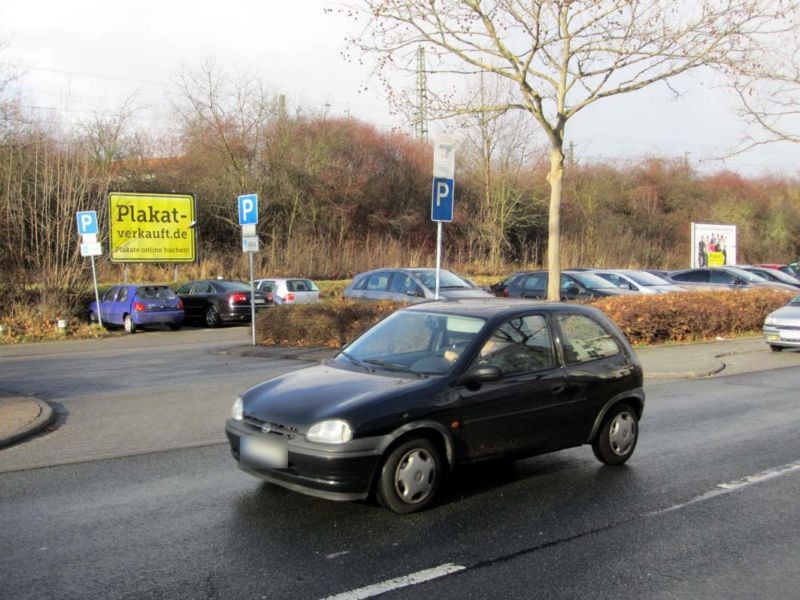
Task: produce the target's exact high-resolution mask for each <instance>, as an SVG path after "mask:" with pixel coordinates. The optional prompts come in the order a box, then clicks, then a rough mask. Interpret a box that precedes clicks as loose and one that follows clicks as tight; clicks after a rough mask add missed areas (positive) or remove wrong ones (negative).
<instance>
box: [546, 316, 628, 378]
mask: <svg viewBox="0 0 800 600" xmlns="http://www.w3.org/2000/svg"><path fill="white" fill-rule="evenodd" d="M558 326H559V329H560V330H561V345H562V347H563V349H564V360H565V361H566V362H567V364H571V365H574V364H578V363H584V362H589V361H592V360H597V359H599V358H606V357H609V356H614V355H616V354H619V353H620V352H621V349H620V347H619V344H618V343H617V341H616V340H615V339H614V336H612V335H611V334H610V333H609V332H608V331H607V330H606V329H605V327H603V326H602V325H601V324H600V323H598V322H597V321H595V320H594V319H592V318H590V317H587V316H586V315H576V314H572V315H570V314H564V315H558Z"/></svg>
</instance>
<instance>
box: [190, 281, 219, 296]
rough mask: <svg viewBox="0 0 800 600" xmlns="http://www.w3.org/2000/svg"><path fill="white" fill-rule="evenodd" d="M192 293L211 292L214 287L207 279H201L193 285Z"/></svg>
mask: <svg viewBox="0 0 800 600" xmlns="http://www.w3.org/2000/svg"><path fill="white" fill-rule="evenodd" d="M192 293H193V294H213V293H214V288H212V287H211V284H210V283H208V282H207V281H201V282H199V283H197V284H195V286H194V290H193V291H192Z"/></svg>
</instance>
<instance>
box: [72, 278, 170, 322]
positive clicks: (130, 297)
mask: <svg viewBox="0 0 800 600" xmlns="http://www.w3.org/2000/svg"><path fill="white" fill-rule="evenodd" d="M98 315H100V320H102V322H103V325H104V326H107V325H117V326H122V327H124V328H125V331H126V332H128V333H136V330H137V329H139V328H140V327H147V326H150V325H166V326H167V327H169V328H170V329H172V330H173V331H177V330H178V329H180V328H181V323H182V322H183V319H184V310H183V302H181V299H180V298H178V296H177V295H175V292H173V291H172V288H170V287H169V286H167V285H150V284H122V285H115V286H113V287H112V288H111V289H109V290H108V291H106V292H105V293H104V294H103V295H102V297H101V298H100V308H99V309H98V307H97V302H96V301H95V302H92V303H91V304H90V305H89V314H88V317H89V322H91V323H96V322H97V317H98Z"/></svg>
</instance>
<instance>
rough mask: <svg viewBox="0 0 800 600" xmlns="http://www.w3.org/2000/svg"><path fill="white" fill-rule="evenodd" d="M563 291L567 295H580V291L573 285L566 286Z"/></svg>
mask: <svg viewBox="0 0 800 600" xmlns="http://www.w3.org/2000/svg"><path fill="white" fill-rule="evenodd" d="M564 291H565V292H567V293H568V294H580V293H581V290H580V288H578V286H577V285H575V284H572V285H568V286H567V287H566V288H565V289H564Z"/></svg>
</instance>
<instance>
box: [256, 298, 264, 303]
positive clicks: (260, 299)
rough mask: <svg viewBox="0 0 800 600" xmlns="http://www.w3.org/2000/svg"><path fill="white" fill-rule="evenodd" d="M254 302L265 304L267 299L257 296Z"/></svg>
mask: <svg viewBox="0 0 800 600" xmlns="http://www.w3.org/2000/svg"><path fill="white" fill-rule="evenodd" d="M253 302H254V303H255V304H264V302H266V300H264V299H263V298H256V299H255V300H254V301H253Z"/></svg>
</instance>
